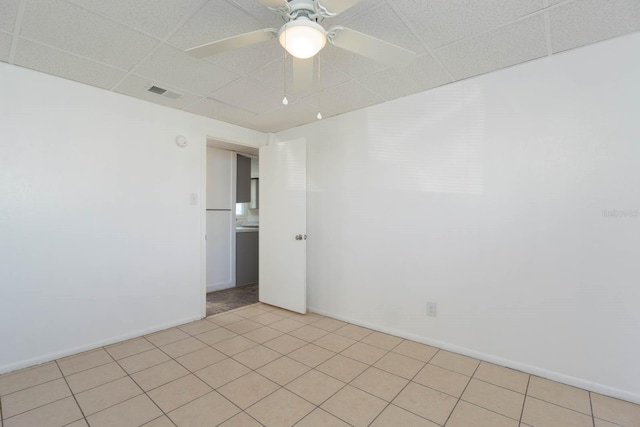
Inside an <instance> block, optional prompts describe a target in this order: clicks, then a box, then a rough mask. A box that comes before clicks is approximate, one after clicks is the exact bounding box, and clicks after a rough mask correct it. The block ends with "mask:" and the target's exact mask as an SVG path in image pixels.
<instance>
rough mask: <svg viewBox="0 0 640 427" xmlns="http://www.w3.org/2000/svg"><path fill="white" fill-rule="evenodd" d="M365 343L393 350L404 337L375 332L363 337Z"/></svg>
mask: <svg viewBox="0 0 640 427" xmlns="http://www.w3.org/2000/svg"><path fill="white" fill-rule="evenodd" d="M360 342H363V343H365V344H369V345H372V346H375V347H380V348H383V349H385V350H391V349H393V348H394V347H396V346H397V345H398V344H400V343H401V342H402V338H398V337H394V336H393V335H388V334H383V333H382V332H373V333H371V334H369V335H367V336H366V337H364V338H363V339H362V341H360Z"/></svg>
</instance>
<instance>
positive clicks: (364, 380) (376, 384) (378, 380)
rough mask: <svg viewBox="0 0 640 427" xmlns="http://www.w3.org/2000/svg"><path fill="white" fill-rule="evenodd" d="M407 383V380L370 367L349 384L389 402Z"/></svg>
mask: <svg viewBox="0 0 640 427" xmlns="http://www.w3.org/2000/svg"><path fill="white" fill-rule="evenodd" d="M408 383H409V380H406V379H404V378H402V377H399V376H397V375H393V374H390V373H388V372H385V371H381V370H380V369H378V368H373V367H371V368H369V369H367V370H366V371H364V372H363V373H362V374H360V375H359V376H358V377H357V378H356V379H355V380H353V381H352V382H351V385H352V386H354V387H358V388H359V389H361V390H364V391H366V392H367V393H371V394H373V395H374V396H377V397H379V398H380V399H384V400H386V401H387V402H391V401H392V400H393V399H394V398H395V397H396V396H397V395H398V393H400V391H401V390H402V389H403V388H404V387H405V386H406V385H407V384H408Z"/></svg>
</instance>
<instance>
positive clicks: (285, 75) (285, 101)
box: [282, 35, 289, 105]
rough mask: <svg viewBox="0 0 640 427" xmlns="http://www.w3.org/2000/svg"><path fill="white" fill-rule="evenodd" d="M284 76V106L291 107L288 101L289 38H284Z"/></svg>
mask: <svg viewBox="0 0 640 427" xmlns="http://www.w3.org/2000/svg"><path fill="white" fill-rule="evenodd" d="M282 75H283V76H284V80H283V82H282V83H283V85H282V87H283V88H284V98H282V103H283V104H284V105H289V100H288V99H287V36H286V35H285V37H284V71H283V73H282Z"/></svg>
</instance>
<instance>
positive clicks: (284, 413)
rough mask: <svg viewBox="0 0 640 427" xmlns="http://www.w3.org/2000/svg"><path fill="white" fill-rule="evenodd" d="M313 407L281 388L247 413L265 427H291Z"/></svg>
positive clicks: (313, 407)
mask: <svg viewBox="0 0 640 427" xmlns="http://www.w3.org/2000/svg"><path fill="white" fill-rule="evenodd" d="M313 409H315V406H314V405H312V404H311V403H309V402H307V401H306V400H304V399H302V398H300V397H298V396H296V395H295V394H293V393H291V392H290V391H288V390H285V389H283V388H281V389H280V390H277V391H276V392H275V393H272V394H270V395H269V396H267V397H265V398H264V399H262V400H261V401H259V402H258V403H256V404H254V405H253V406H251V407H250V408H248V409H247V413H248V414H249V415H251V416H252V417H253V418H255V419H256V420H258V421H259V422H260V423H262V424H263V425H265V426H267V427H281V426H292V425H294V424H295V423H296V422H298V421H300V420H301V419H302V418H303V417H305V416H306V415H307V414H308V413H309V412H311V411H312V410H313Z"/></svg>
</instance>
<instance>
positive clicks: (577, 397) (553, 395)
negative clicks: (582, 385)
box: [527, 376, 591, 415]
mask: <svg viewBox="0 0 640 427" xmlns="http://www.w3.org/2000/svg"><path fill="white" fill-rule="evenodd" d="M527 395H528V396H531V397H535V398H536V399H540V400H544V401H546V402H549V403H553V404H555V405H558V406H562V407H565V408H567V409H573V410H574V411H578V412H582V413H583V414H586V415H591V402H590V401H589V392H588V391H586V390H582V389H579V388H575V387H571V386H568V385H565V384H560V383H558V382H555V381H550V380H547V379H544V378H540V377H535V376H532V377H531V379H530V380H529V388H528V390H527Z"/></svg>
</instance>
